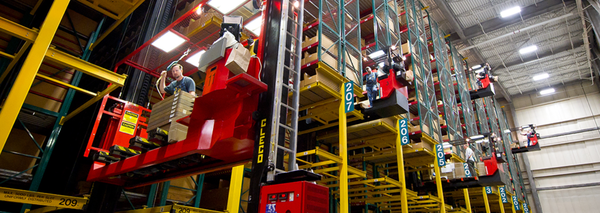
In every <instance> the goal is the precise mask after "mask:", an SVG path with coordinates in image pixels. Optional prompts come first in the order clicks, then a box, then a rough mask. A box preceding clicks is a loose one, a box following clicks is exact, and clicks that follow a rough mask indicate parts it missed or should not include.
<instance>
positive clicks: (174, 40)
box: [152, 30, 186, 52]
mask: <svg viewBox="0 0 600 213" xmlns="http://www.w3.org/2000/svg"><path fill="white" fill-rule="evenodd" d="M185 41H186V39H185V38H183V37H181V36H179V35H177V34H175V33H173V32H171V31H170V30H169V31H167V32H166V33H165V34H163V35H162V36H160V37H159V38H157V39H156V40H155V41H154V42H152V46H155V47H156V48H158V49H161V50H162V51H165V52H171V50H173V49H175V48H177V47H179V45H181V44H183V43H184V42H185Z"/></svg>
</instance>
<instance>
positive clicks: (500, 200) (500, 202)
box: [498, 199, 504, 213]
mask: <svg viewBox="0 0 600 213" xmlns="http://www.w3.org/2000/svg"><path fill="white" fill-rule="evenodd" d="M498 203H499V204H500V213H504V203H502V199H498Z"/></svg>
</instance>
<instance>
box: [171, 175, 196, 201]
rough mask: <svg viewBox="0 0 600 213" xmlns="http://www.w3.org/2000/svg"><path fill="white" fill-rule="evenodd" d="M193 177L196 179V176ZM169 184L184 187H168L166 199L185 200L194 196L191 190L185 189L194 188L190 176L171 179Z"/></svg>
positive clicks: (194, 185)
mask: <svg viewBox="0 0 600 213" xmlns="http://www.w3.org/2000/svg"><path fill="white" fill-rule="evenodd" d="M194 179H196V177H194ZM170 185H171V186H177V187H181V188H186V189H181V188H177V187H169V194H168V195H167V199H171V200H177V201H183V202H187V201H188V200H190V199H191V198H192V197H193V196H194V192H193V191H191V190H187V189H196V184H195V183H194V182H193V181H192V179H191V178H190V177H184V178H179V179H174V180H171V182H170Z"/></svg>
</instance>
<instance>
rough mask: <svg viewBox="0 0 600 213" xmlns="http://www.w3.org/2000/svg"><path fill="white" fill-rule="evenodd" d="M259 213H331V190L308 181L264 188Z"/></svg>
mask: <svg viewBox="0 0 600 213" xmlns="http://www.w3.org/2000/svg"><path fill="white" fill-rule="evenodd" d="M259 212H281V213H285V212H293V213H329V189H328V188H327V187H324V186H321V185H317V184H314V183H309V182H306V181H297V182H291V183H282V184H275V185H267V186H263V187H262V189H261V196H260V211H259Z"/></svg>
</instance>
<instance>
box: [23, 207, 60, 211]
mask: <svg viewBox="0 0 600 213" xmlns="http://www.w3.org/2000/svg"><path fill="white" fill-rule="evenodd" d="M61 209H64V208H60V207H54V206H45V207H41V208H37V209H34V210H29V209H25V212H24V213H44V212H53V211H58V210H61Z"/></svg>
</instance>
